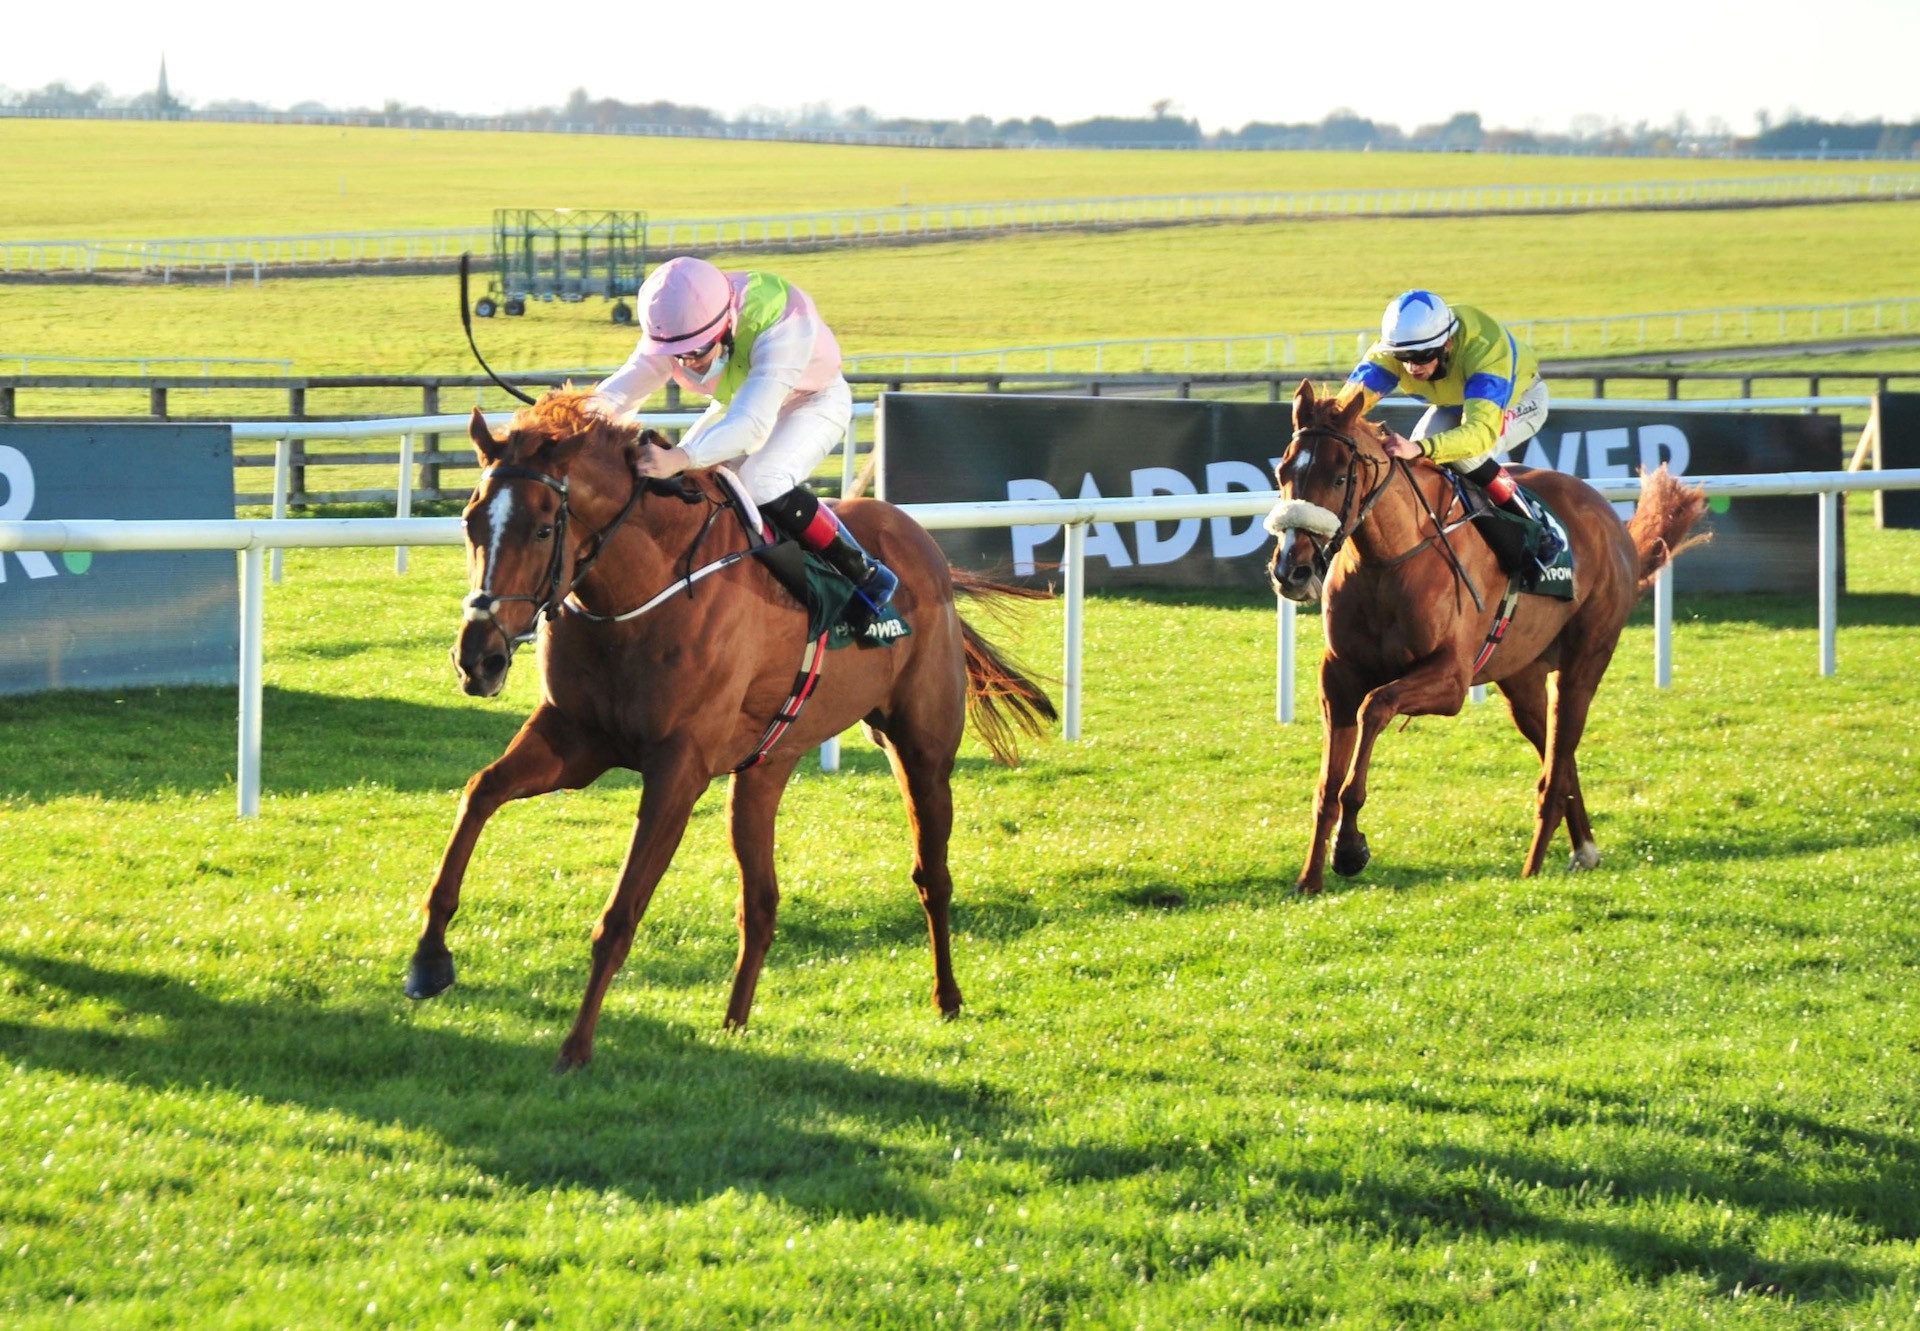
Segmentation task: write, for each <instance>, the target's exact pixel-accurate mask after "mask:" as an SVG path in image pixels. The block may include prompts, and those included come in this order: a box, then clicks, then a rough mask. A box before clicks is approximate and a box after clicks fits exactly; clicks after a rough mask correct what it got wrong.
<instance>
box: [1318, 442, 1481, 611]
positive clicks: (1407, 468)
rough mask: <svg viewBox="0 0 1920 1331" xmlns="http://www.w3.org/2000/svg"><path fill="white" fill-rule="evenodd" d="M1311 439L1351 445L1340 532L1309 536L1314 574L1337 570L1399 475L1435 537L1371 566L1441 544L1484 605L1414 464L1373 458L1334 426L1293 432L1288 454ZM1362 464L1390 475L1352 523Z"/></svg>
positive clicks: (1389, 565) (1391, 564)
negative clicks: (1348, 545)
mask: <svg viewBox="0 0 1920 1331" xmlns="http://www.w3.org/2000/svg"><path fill="white" fill-rule="evenodd" d="M1308 438H1319V439H1332V440H1334V441H1335V442H1337V443H1342V444H1345V445H1346V446H1347V481H1346V484H1345V485H1343V486H1342V487H1341V491H1342V497H1341V500H1340V511H1339V512H1338V513H1337V514H1335V515H1334V516H1335V517H1337V518H1338V519H1339V520H1340V526H1339V529H1338V530H1336V531H1335V532H1334V534H1333V535H1332V536H1331V537H1328V538H1326V539H1325V541H1324V542H1323V541H1322V539H1321V538H1320V537H1318V536H1316V535H1315V534H1314V533H1312V532H1307V533H1306V535H1307V539H1308V540H1310V541H1312V542H1313V565H1314V568H1313V571H1314V573H1315V574H1316V575H1317V576H1319V577H1321V578H1325V577H1326V576H1327V570H1328V569H1330V568H1332V567H1333V561H1334V559H1335V558H1336V557H1337V556H1338V555H1339V553H1340V551H1341V549H1342V548H1343V547H1344V546H1345V545H1346V543H1347V541H1348V540H1349V539H1350V538H1351V537H1352V536H1353V534H1354V533H1355V532H1356V531H1358V530H1359V529H1360V526H1361V524H1362V523H1364V522H1365V521H1366V520H1367V518H1368V516H1369V515H1371V514H1372V512H1373V509H1374V506H1375V505H1376V504H1378V503H1379V502H1380V500H1381V499H1382V498H1383V497H1384V496H1385V495H1386V492H1387V487H1388V486H1389V485H1392V484H1393V478H1394V475H1395V473H1399V474H1401V475H1404V476H1405V477H1406V478H1407V486H1408V488H1410V489H1411V490H1412V491H1413V493H1414V494H1415V495H1416V496H1418V497H1419V500H1420V507H1422V508H1423V509H1425V510H1426V511H1427V517H1428V518H1430V519H1431V520H1432V522H1433V535H1431V536H1428V537H1426V538H1425V539H1424V540H1421V541H1420V542H1418V543H1417V544H1415V545H1414V546H1413V547H1412V548H1411V549H1409V550H1403V551H1401V552H1400V553H1399V554H1397V555H1394V556H1393V557H1391V558H1389V559H1386V560H1383V561H1381V562H1380V563H1378V564H1373V565H1369V567H1373V568H1381V569H1388V568H1394V567H1397V566H1398V565H1400V564H1404V563H1406V562H1407V561H1408V560H1409V559H1412V558H1413V557H1414V556H1415V555H1417V554H1419V553H1420V552H1421V551H1422V550H1425V549H1426V548H1427V547H1428V546H1430V545H1438V546H1439V547H1440V548H1441V549H1442V550H1443V551H1445V552H1446V556H1447V562H1448V563H1450V564H1451V565H1453V571H1454V574H1455V576H1457V577H1458V578H1459V579H1460V581H1461V582H1463V583H1464V584H1466V588H1467V591H1468V592H1469V593H1471V594H1472V596H1473V603H1474V605H1475V606H1476V607H1480V606H1481V605H1482V602H1481V597H1480V589H1479V588H1478V587H1476V586H1474V585H1473V579H1472V578H1471V577H1469V576H1468V575H1467V570H1466V568H1465V566H1464V565H1462V564H1461V562H1460V556H1459V555H1457V554H1455V553H1454V549H1453V542H1451V541H1449V540H1448V539H1447V528H1446V523H1445V522H1444V521H1443V520H1442V519H1441V517H1440V515H1439V514H1438V513H1437V512H1435V511H1434V507H1433V503H1432V501H1431V500H1429V499H1428V498H1427V492H1426V491H1425V490H1422V489H1421V488H1420V486H1419V483H1418V482H1416V481H1415V480H1414V479H1413V468H1412V466H1411V465H1409V464H1408V463H1407V462H1405V461H1404V460H1402V459H1400V458H1397V457H1394V456H1393V455H1392V454H1388V455H1387V457H1386V459H1385V460H1384V462H1383V461H1382V460H1381V459H1379V458H1375V457H1370V456H1369V455H1367V454H1366V453H1363V452H1361V451H1360V445H1359V444H1358V443H1357V442H1356V441H1355V440H1354V438H1353V436H1352V435H1350V434H1347V433H1346V432H1344V431H1342V430H1336V429H1335V428H1334V427H1333V426H1331V425H1303V426H1301V427H1300V428H1298V429H1296V430H1295V431H1294V432H1293V438H1292V439H1291V440H1289V441H1288V444H1287V451H1288V452H1289V453H1291V452H1292V451H1293V449H1294V448H1295V447H1296V446H1297V445H1298V444H1299V443H1300V441H1301V440H1302V439H1308ZM1362 462H1364V463H1366V464H1367V466H1368V467H1369V468H1374V469H1378V468H1380V467H1382V466H1385V467H1386V469H1387V474H1386V475H1385V476H1383V477H1381V478H1380V483H1379V484H1378V485H1376V486H1374V487H1373V488H1372V489H1371V490H1369V491H1367V494H1366V497H1365V498H1364V499H1362V500H1361V501H1360V511H1359V512H1358V513H1353V516H1352V520H1351V521H1349V520H1348V514H1349V513H1351V512H1352V510H1353V502H1354V500H1353V497H1354V494H1355V493H1356V492H1357V489H1358V487H1356V486H1355V484H1354V482H1355V481H1356V480H1357V479H1359V474H1360V464H1361V463H1362Z"/></svg>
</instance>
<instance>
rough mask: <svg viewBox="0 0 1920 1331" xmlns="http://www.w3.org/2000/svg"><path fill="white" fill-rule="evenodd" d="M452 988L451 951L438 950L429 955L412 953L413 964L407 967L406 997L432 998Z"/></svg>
mask: <svg viewBox="0 0 1920 1331" xmlns="http://www.w3.org/2000/svg"><path fill="white" fill-rule="evenodd" d="M451 988H453V953H451V952H445V951H442V952H439V953H435V954H433V955H431V956H423V955H421V954H420V953H418V952H416V953H414V954H413V964H412V965H411V966H409V967H407V997H408V998H432V997H434V996H435V995H438V994H444V993H445V992H447V990H449V989H451Z"/></svg>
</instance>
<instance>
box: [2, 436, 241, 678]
mask: <svg viewBox="0 0 1920 1331" xmlns="http://www.w3.org/2000/svg"><path fill="white" fill-rule="evenodd" d="M232 517H233V433H232V431H230V430H229V429H227V428H226V427H225V426H213V425H167V424H159V423H156V424H150V425H149V424H140V425H110V424H85V423H79V422H76V423H74V424H70V425H69V424H58V425H55V424H32V425H22V424H10V425H6V426H0V520H4V521H31V520H47V519H57V518H75V519H78V518H96V519H98V518H118V519H128V518H228V519H230V518H232ZM238 606H239V595H238V576H237V574H236V571H235V565H234V557H233V553H232V551H228V550H185V551H138V552H127V553H118V554H116V553H110V552H102V553H98V554H93V553H88V552H86V551H79V550H69V551H64V552H61V551H53V552H43V551H37V550H22V551H17V552H16V551H8V552H5V553H0V693H33V692H37V691H39V690H41V689H105V688H118V687H122V686H126V685H151V684H228V685H231V684H233V683H234V682H235V680H236V679H237V678H238V670H239V641H240V626H239V611H238Z"/></svg>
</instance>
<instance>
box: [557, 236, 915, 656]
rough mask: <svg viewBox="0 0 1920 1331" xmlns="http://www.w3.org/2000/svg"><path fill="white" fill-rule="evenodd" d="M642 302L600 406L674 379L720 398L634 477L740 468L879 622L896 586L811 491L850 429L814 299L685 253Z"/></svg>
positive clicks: (629, 401)
mask: <svg viewBox="0 0 1920 1331" xmlns="http://www.w3.org/2000/svg"><path fill="white" fill-rule="evenodd" d="M638 304H639V307H640V329H641V335H640V341H639V344H638V345H637V346H635V347H634V350H633V355H631V356H629V357H628V358H627V363H626V364H625V365H622V366H621V367H620V368H619V369H617V370H615V371H614V372H613V373H612V374H610V375H608V376H607V377H606V378H605V379H603V380H601V382H600V383H599V385H598V386H597V387H596V388H595V389H594V397H595V404H596V405H597V406H598V407H599V408H600V409H601V410H602V411H604V412H605V413H606V414H608V415H620V414H622V413H624V412H627V411H630V410H631V409H633V408H634V407H636V406H638V405H639V404H640V402H641V401H642V400H643V399H645V398H646V397H647V396H648V395H649V394H651V393H652V392H653V391H654V390H655V389H657V388H659V387H660V386H661V385H663V384H665V383H666V382H667V381H668V380H669V379H671V380H673V381H674V382H675V383H677V384H679V385H680V387H681V388H682V389H685V390H688V391H691V392H696V393H704V394H705V395H707V396H708V397H710V398H712V399H713V400H712V402H711V403H710V404H709V405H708V407H707V410H706V413H705V414H704V415H703V416H701V417H700V419H699V420H697V421H695V422H694V424H693V425H692V427H691V428H690V429H688V430H687V432H686V434H685V435H683V436H682V437H681V439H680V443H679V446H678V447H676V448H665V449H662V448H643V449H641V450H640V454H639V457H638V459H637V460H636V462H635V464H634V469H635V471H637V472H638V473H639V474H640V475H641V476H642V477H645V478H648V479H657V478H663V477H667V476H676V475H678V474H679V473H681V472H683V471H685V470H687V469H688V468H689V467H707V466H712V465H714V464H716V463H720V462H727V461H730V460H731V459H734V458H740V459H742V461H740V462H739V463H738V464H737V465H736V466H735V467H734V471H735V472H736V473H737V474H738V475H739V477H740V481H741V484H742V485H743V486H744V487H745V489H746V491H747V494H748V495H749V496H751V497H752V499H753V502H754V503H755V504H757V505H759V506H760V510H761V511H762V512H763V513H765V514H766V515H767V517H768V518H769V519H770V520H771V521H772V522H773V524H774V525H775V526H776V527H778V528H779V529H780V530H781V531H782V532H784V533H785V534H786V535H788V536H790V537H792V538H793V539H794V540H796V541H798V542H799V543H800V544H801V545H802V546H803V547H804V548H806V549H808V550H811V551H812V552H813V553H815V554H817V555H819V556H821V557H822V558H823V559H825V560H826V561H827V563H828V564H830V565H832V566H833V568H834V569H835V571H837V572H839V573H841V574H842V575H844V576H845V577H846V579H847V581H849V582H851V583H852V584H853V586H854V590H855V592H856V593H857V596H856V598H855V599H856V603H857V605H858V607H859V609H860V610H863V611H864V612H865V618H866V619H867V620H868V622H870V621H871V619H872V618H875V617H878V616H879V615H880V613H881V612H882V610H883V609H884V608H885V607H886V604H887V602H888V601H889V600H891V599H892V597H893V593H894V589H895V588H896V587H898V586H899V585H900V583H899V579H898V578H896V577H895V576H894V574H893V571H892V570H891V569H889V568H888V567H887V566H886V565H885V564H882V563H880V562H879V561H878V560H875V559H872V558H870V557H869V556H868V554H867V552H866V551H865V550H863V549H862V548H861V547H860V543H859V542H858V541H856V540H855V539H854V538H853V534H852V533H851V532H849V531H848V530H847V529H846V527H845V526H844V525H842V524H841V522H840V519H839V518H838V517H836V516H835V515H834V512H833V510H832V509H829V508H827V507H825V506H824V505H822V504H821V502H820V501H819V500H818V499H817V498H815V497H814V493H813V491H812V490H810V489H808V488H807V479H808V477H810V476H812V475H813V469H814V468H815V467H817V466H819V465H820V463H821V462H822V461H823V460H824V459H825V458H826V456H827V454H829V453H831V452H832V451H833V448H834V445H835V444H838V443H839V442H840V441H841V439H842V438H844V437H845V435H846V432H847V423H848V422H849V421H850V420H852V419H853V391H852V390H851V389H850V388H848V387H847V381H846V379H845V378H843V377H842V376H841V373H840V344H839V343H838V342H837V341H835V340H834V336H833V332H832V330H831V329H829V328H828V327H827V325H826V323H825V322H824V321H822V320H821V318H820V312H819V311H818V310H817V309H815V308H814V304H813V301H812V299H811V298H810V297H809V296H808V295H807V293H806V292H804V291H802V290H801V289H800V288H799V287H797V286H794V285H793V284H792V283H791V282H787V281H784V280H782V279H781V278H778V277H775V276H774V275H773V274H772V273H759V272H721V271H720V270H719V269H718V268H716V267H714V266H713V265H712V264H710V263H708V262H707V261H706V260H704V259H695V258H692V257H690V256H686V255H682V256H680V257H679V258H676V259H669V260H668V261H667V262H665V263H663V264H661V265H660V266H659V267H658V268H656V269H654V270H653V272H652V273H651V274H649V275H648V277H647V280H646V281H644V282H642V283H641V284H640V296H639V300H638ZM853 627H855V628H856V629H858V628H861V627H864V625H862V624H856V625H854V626H853Z"/></svg>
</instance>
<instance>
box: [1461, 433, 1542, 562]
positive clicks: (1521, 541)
mask: <svg viewBox="0 0 1920 1331" xmlns="http://www.w3.org/2000/svg"><path fill="white" fill-rule="evenodd" d="M1461 474H1462V475H1463V476H1465V477H1466V478H1467V479H1468V480H1470V481H1472V482H1473V483H1474V484H1475V485H1478V486H1479V487H1480V488H1481V489H1482V490H1484V491H1485V492H1486V496H1487V499H1488V501H1489V502H1490V503H1492V505H1493V506H1494V508H1495V509H1497V510H1499V512H1500V513H1505V514H1511V515H1512V516H1514V517H1516V518H1518V519H1520V521H1518V522H1509V521H1507V520H1506V519H1505V518H1503V517H1499V516H1495V515H1494V514H1487V515H1485V516H1483V517H1481V518H1480V519H1478V523H1479V527H1480V534H1481V535H1482V536H1484V537H1485V538H1486V541H1487V544H1488V545H1490V546H1492V547H1493V553H1494V555H1495V556H1496V557H1497V558H1498V559H1499V560H1500V567H1501V569H1502V570H1504V571H1505V572H1506V573H1507V574H1508V575H1510V576H1511V575H1512V574H1515V573H1528V574H1532V573H1534V572H1536V571H1537V569H1536V566H1535V564H1534V560H1533V556H1532V553H1531V551H1532V546H1533V532H1534V529H1535V528H1536V527H1541V525H1542V524H1541V523H1539V522H1538V521H1537V520H1536V519H1535V518H1534V516H1533V510H1531V509H1530V508H1528V507H1527V501H1526V500H1525V499H1524V498H1523V497H1522V496H1521V494H1520V487H1519V486H1517V485H1515V484H1514V483H1513V478H1512V477H1511V476H1509V475H1507V469H1506V468H1505V467H1503V466H1501V465H1500V463H1499V462H1498V461H1496V460H1495V459H1492V458H1489V459H1487V460H1486V461H1485V462H1483V463H1481V464H1480V465H1479V466H1477V467H1475V468H1474V469H1473V470H1472V471H1469V472H1462V473H1461Z"/></svg>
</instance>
